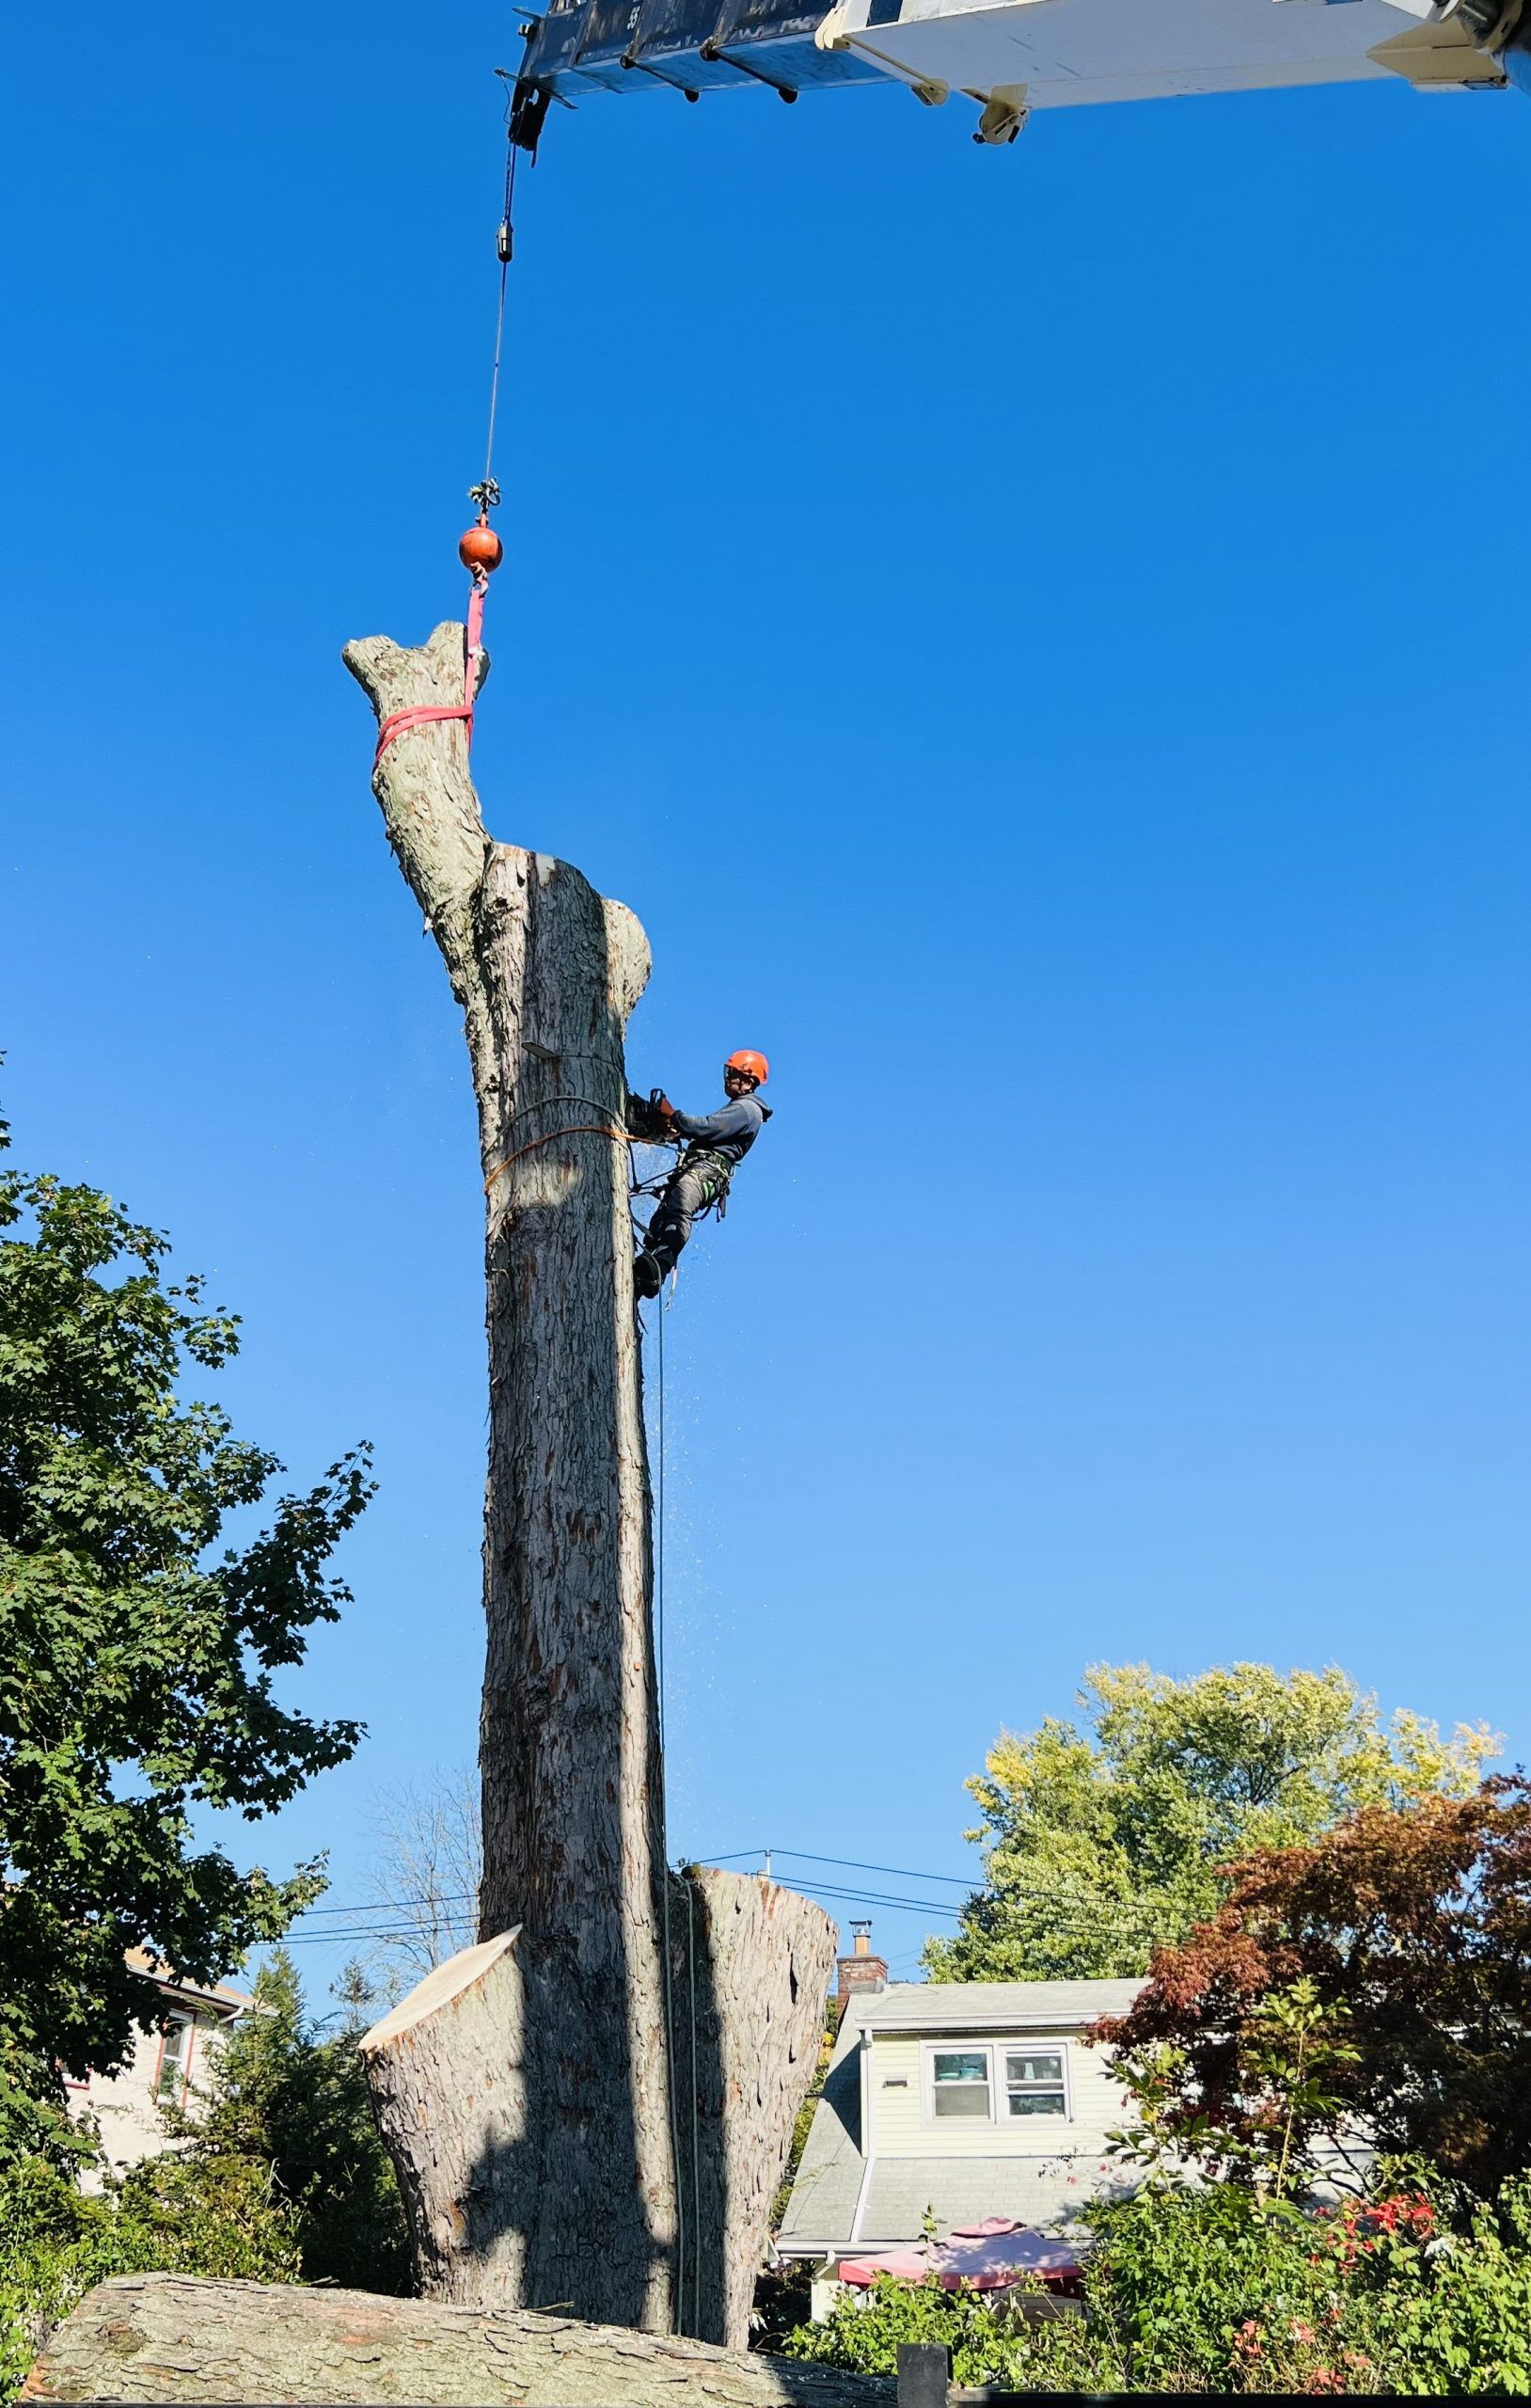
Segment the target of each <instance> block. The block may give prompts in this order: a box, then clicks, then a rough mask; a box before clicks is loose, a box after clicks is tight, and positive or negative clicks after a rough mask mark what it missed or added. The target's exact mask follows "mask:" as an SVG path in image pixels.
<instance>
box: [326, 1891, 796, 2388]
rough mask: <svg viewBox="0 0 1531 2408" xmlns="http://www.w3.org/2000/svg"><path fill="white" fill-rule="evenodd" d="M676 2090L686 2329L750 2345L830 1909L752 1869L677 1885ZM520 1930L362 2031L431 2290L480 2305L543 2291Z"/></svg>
mask: <svg viewBox="0 0 1531 2408" xmlns="http://www.w3.org/2000/svg"><path fill="white" fill-rule="evenodd" d="M670 1894H671V1909H670V1941H671V1953H670V1958H669V1963H670V1968H671V1980H670V1995H669V2002H668V2004H669V2010H670V2011H669V2015H668V2018H667V2021H668V2025H669V2028H670V2030H671V2032H672V2033H673V2038H674V2047H673V2083H674V2096H675V2100H676V2130H675V2133H674V2136H673V2137H674V2149H675V2163H676V2165H677V2168H678V2171H679V2177H680V2179H679V2195H678V2199H677V2210H676V2228H677V2249H676V2266H675V2299H674V2308H675V2315H674V2325H675V2329H676V2330H678V2331H682V2332H686V2333H690V2334H694V2335H696V2336H697V2337H699V2338H701V2339H702V2340H706V2341H718V2342H721V2343H722V2344H724V2346H725V2347H727V2348H729V2349H733V2350H744V2349H747V2348H748V2346H749V2341H750V2308H751V2305H752V2304H753V2299H754V2285H755V2275H756V2273H757V2271H758V2269H759V2267H760V2264H761V2260H762V2258H763V2257H764V2256H765V2242H766V2234H767V2227H768V2223H769V2217H770V2210H771V2204H772V2201H773V2199H774V2198H775V2195H776V2192H777V2188H778V2185H779V2184H780V2182H781V2173H782V2168H783V2166H784V2164H785V2162H786V2153H787V2147H788V2145H789V2142H790V2139H791V2134H792V2128H793V2124H794V2121H795V2120H796V2117H797V2109H798V2107H799V2106H800V2104H801V2102H802V2098H803V2093H804V2090H805V2089H806V2086H807V2083H808V2081H809V2078H810V2076H811V2074H812V2072H813V2065H814V2062H815V2060H816V2058H817V2055H818V2049H819V2041H820V2037H821V2035H822V2032H823V2025H824V1995H825V1989H826V1987H827V1984H828V1981H829V1971H830V1968H831V1966H832V1964H833V1961H834V1931H833V1926H832V1925H830V1923H829V1918H828V1916H827V1915H826V1914H825V1913H824V1911H823V1909H821V1908H818V1907H815V1906H813V1905H811V1904H810V1902H809V1901H808V1900H807V1899H806V1898H799V1897H797V1896H796V1895H795V1894H794V1893H792V1892H791V1891H789V1890H782V1889H780V1888H779V1887H778V1886H777V1885H776V1883H774V1882H770V1881H765V1880H761V1879H757V1878H754V1877H750V1876H749V1875H744V1874H736V1873H719V1872H718V1871H716V1870H714V1869H711V1868H708V1869H700V1868H698V1869H693V1870H692V1872H691V1873H690V1875H689V1876H688V1877H686V1878H684V1879H683V1878H681V1877H679V1876H674V1877H671V1885H670ZM518 1955H519V1949H518V1945H517V1940H516V1935H515V1934H514V1933H513V1932H512V1933H507V1934H506V1935H505V1936H504V1937H503V1938H501V1939H498V1940H493V1941H486V1942H483V1943H481V1945H480V1946H478V1947H475V1948H465V1949H464V1950H463V1951H462V1952H461V1953H460V1955H458V1956H456V1957H451V1958H450V1960H449V1962H448V1963H447V1964H445V1965H443V1966H440V1967H438V1968H437V1970H436V1971H435V1972H433V1973H431V1974H429V1975H428V1976H427V1977H426V1979H425V1980H424V1981H423V1982H421V1983H420V1984H418V1987H417V1988H415V1989H414V1990H412V1991H411V1992H410V1994H409V1996H408V1997H407V1998H406V1999H404V2000H402V2002H401V2003H400V2004H399V2005H398V2006H396V2007H395V2008H394V2009H393V2010H392V2012H391V2013H390V2014H388V2015H386V2016H385V2017H384V2018H383V2020H382V2021H381V2022H379V2023H376V2024H374V2025H373V2027H372V2029H371V2031H370V2032H369V2033H367V2034H366V2035H365V2036H363V2039H362V2042H361V2049H362V2055H363V2060H364V2062H365V2065H366V2067H367V2078H368V2083H369V2085H370V2087H371V2094H372V2101H373V2104H374V2106H375V2108H376V2110H377V2116H378V2122H379V2124H380V2126H381V2128H382V2131H383V2133H384V2137H385V2139H386V2140H387V2145H388V2150H389V2154H390V2155H391V2157H392V2159H393V2162H394V2164H395V2166H396V2167H397V2168H398V2171H399V2179H400V2188H401V2190H402V2194H403V2197H404V2205H405V2209H406V2211H407V2213H408V2216H409V2222H410V2229H411V2232H412V2234H413V2236H414V2242H415V2262H416V2268H417V2272H418V2278H419V2283H420V2288H421V2289H422V2290H423V2291H424V2292H425V2293H426V2295H427V2296H428V2297H430V2298H433V2299H443V2300H454V2301H458V2302H461V2303H462V2304H463V2305H470V2306H476V2307H493V2306H500V2305H504V2306H514V2305H519V2304H520V2303H521V2302H522V2301H523V2300H524V2299H525V2297H526V2270H527V2234H526V2230H525V2227H524V2225H523V2223H522V2220H521V2218H520V2216H519V2214H518V2212H516V2206H517V2203H516V2201H515V2200H514V2199H512V2200H511V2201H510V2202H509V2206H510V2209H511V2212H509V2213H508V2212H507V2204H508V2203H507V2201H506V2200H505V2199H504V2198H503V2197H502V2195H501V2186H500V2183H499V2180H498V2169H499V2168H501V2167H502V2166H510V2167H512V2168H514V2167H516V2166H518V2164H519V2163H520V2162H521V2159H522V2155H523V2152H524V2148H525V2145H526V2142H527V2138H528V2132H529V2108H530V2101H529V2095H528V2087H527V2084H526V2082H525V2080H524V2079H523V2075H522V2070H521V2065H520V2063H519V2062H518V2060H517V2058H516V2056H515V2054H514V2052H513V2036H515V2035H517V2034H519V2033H522V2032H523V2031H524V2028H525V2023H526V2018H527V2011H528V2003H527V1999H526V1995H525V1991H524V1988H523V1986H522V1982H521V1978H520V1973H519V1969H518V1965H517V1957H518Z"/></svg>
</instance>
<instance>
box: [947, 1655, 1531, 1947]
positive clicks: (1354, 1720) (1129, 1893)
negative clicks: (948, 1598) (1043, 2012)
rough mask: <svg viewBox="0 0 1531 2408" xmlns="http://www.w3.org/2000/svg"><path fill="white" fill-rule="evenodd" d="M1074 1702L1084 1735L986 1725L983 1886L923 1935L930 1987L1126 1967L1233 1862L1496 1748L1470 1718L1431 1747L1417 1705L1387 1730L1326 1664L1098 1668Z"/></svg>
mask: <svg viewBox="0 0 1531 2408" xmlns="http://www.w3.org/2000/svg"><path fill="white" fill-rule="evenodd" d="M1080 1703H1081V1706H1082V1707H1083V1709H1084V1723H1085V1727H1084V1728H1083V1729H1081V1727H1080V1725H1079V1724H1078V1723H1076V1722H1072V1721H1065V1720H1061V1719H1054V1718H1052V1717H1050V1718H1049V1719H1047V1720H1046V1721H1044V1722H1043V1723H1042V1724H1041V1725H1040V1726H1039V1727H1038V1728H1037V1729H1036V1730H1034V1731H1031V1732H1027V1733H1025V1734H1021V1735H1017V1734H1016V1733H1013V1732H1003V1733H1002V1734H1001V1736H1000V1737H999V1739H998V1740H997V1741H996V1742H995V1745H994V1747H993V1748H992V1750H991V1751H990V1752H989V1755H988V1757H987V1759H986V1769H985V1771H984V1772H983V1773H981V1774H979V1775H978V1776H977V1777H976V1778H975V1779H974V1780H972V1781H971V1782H969V1783H968V1786H969V1788H970V1789H971V1791H972V1793H973V1795H974V1797H975V1798H977V1799H978V1801H979V1804H980V1806H981V1807H982V1809H983V1817H984V1819H983V1822H982V1824H981V1825H980V1827H979V1828H978V1829H977V1830H972V1831H970V1832H969V1834H968V1837H969V1838H970V1839H972V1840H976V1841H978V1842H980V1843H981V1844H982V1846H983V1850H984V1874H985V1880H984V1886H983V1888H982V1889H980V1890H977V1891H975V1892H974V1893H973V1894H972V1895H971V1898H970V1899H969V1900H968V1902H967V1904H966V1906H965V1907H964V1909H963V1912H962V1920H961V1925H960V1928H959V1929H958V1931H957V1933H956V1934H955V1937H954V1938H953V1939H950V1940H944V1939H942V1940H932V1941H929V1942H928V1943H927V1945H926V1948H925V1952H924V1962H925V1966H926V1969H927V1970H928V1972H930V1974H931V1975H932V1977H933V1978H934V1979H935V1980H937V1981H970V1982H971V1981H1028V1980H1034V1979H1038V1978H1044V1979H1045V1978H1047V1977H1049V1976H1070V1975H1072V1976H1081V1977H1083V1976H1092V1975H1094V1976H1101V1975H1126V1974H1132V1973H1142V1972H1145V1971H1146V1968H1147V1964H1148V1958H1149V1956H1150V1953H1151V1951H1152V1949H1153V1947H1154V1945H1155V1943H1156V1942H1165V1941H1176V1940H1179V1939H1182V1938H1183V1937H1184V1935H1185V1934H1186V1933H1187V1932H1188V1931H1189V1930H1190V1929H1191V1927H1192V1924H1194V1923H1196V1922H1197V1921H1199V1920H1201V1919H1202V1918H1204V1917H1206V1916H1207V1915H1209V1914H1211V1913H1212V1912H1213V1911H1214V1910H1215V1909H1216V1907H1217V1904H1218V1900H1219V1898H1220V1896H1221V1894H1222V1883H1221V1879H1220V1874H1219V1868H1220V1867H1221V1866H1222V1865H1223V1864H1224V1863H1225V1862H1226V1861H1228V1859H1229V1858H1230V1857H1233V1856H1238V1855H1245V1854H1247V1853H1248V1852H1249V1851H1250V1850H1251V1849H1252V1848H1255V1847H1267V1846H1287V1845H1290V1844H1292V1843H1295V1842H1300V1841H1302V1840H1307V1839H1311V1838H1313V1837H1315V1836H1316V1835H1317V1834H1318V1832H1320V1831H1323V1830H1327V1829H1329V1828H1330V1827H1331V1826H1332V1825H1333V1824H1334V1823H1335V1822H1337V1821H1338V1820H1339V1819H1340V1818H1341V1817H1342V1816H1343V1815H1345V1814H1349V1813H1351V1812H1353V1811H1354V1810H1355V1809H1356V1808H1357V1807H1360V1806H1366V1805H1394V1806H1399V1805H1404V1804H1407V1803H1408V1802H1410V1801H1411V1800H1413V1799H1415V1798H1425V1797H1428V1796H1431V1795H1437V1794H1444V1795H1445V1796H1447V1797H1461V1796H1463V1795H1465V1794H1466V1793H1467V1792H1469V1791H1471V1790H1472V1789H1474V1788H1475V1787H1476V1783H1477V1781H1478V1778H1479V1774H1480V1770H1481V1766H1482V1764H1483V1762H1484V1760H1485V1759H1486V1758H1487V1757H1489V1756H1492V1755H1493V1754H1494V1753H1496V1752H1497V1750H1498V1746H1499V1742H1498V1741H1497V1739H1495V1738H1494V1737H1492V1735H1491V1734H1490V1733H1489V1732H1488V1730H1487V1729H1486V1728H1484V1727H1482V1726H1480V1727H1478V1728H1477V1729H1475V1730H1467V1729H1465V1728H1464V1729H1459V1731H1458V1732H1457V1734H1456V1735H1455V1737H1454V1738H1451V1739H1448V1740H1444V1739H1442V1737H1441V1736H1440V1735H1439V1733H1438V1731H1437V1729H1436V1726H1435V1725H1434V1724H1433V1723H1430V1722H1426V1721H1423V1720H1421V1719H1420V1718H1419V1717H1418V1716H1417V1715H1413V1714H1408V1713H1397V1714H1395V1715H1394V1716H1393V1717H1392V1718H1391V1720H1390V1721H1389V1722H1388V1723H1387V1724H1385V1725H1384V1724H1383V1722H1382V1720H1381V1717H1380V1715H1379V1713H1378V1709H1377V1703H1376V1701H1375V1699H1373V1698H1370V1697H1367V1696H1365V1695H1364V1694H1363V1693H1362V1691H1361V1690H1359V1689H1358V1688H1357V1687H1355V1684H1354V1683H1353V1682H1352V1681H1350V1680H1349V1679H1348V1678H1347V1676H1346V1675H1345V1673H1343V1672H1341V1671H1337V1670H1335V1669H1334V1667H1331V1668H1330V1669H1329V1670H1328V1671H1322V1672H1303V1671H1293V1672H1278V1671H1274V1670H1273V1669H1272V1668H1271V1666H1269V1665H1266V1664H1235V1665H1232V1666H1230V1667H1228V1668H1227V1669H1226V1670H1218V1671H1208V1672H1203V1673H1200V1674H1198V1675H1197V1676H1196V1677H1195V1678H1194V1679H1192V1680H1187V1681H1175V1680H1171V1679H1169V1678H1167V1677H1166V1676H1165V1675H1164V1674H1162V1673H1157V1672H1151V1671H1149V1670H1148V1668H1147V1667H1146V1665H1142V1664H1125V1665H1112V1664H1097V1665H1096V1666H1094V1667H1093V1668H1092V1669H1091V1670H1090V1671H1088V1672H1087V1673H1086V1674H1085V1677H1084V1683H1083V1687H1082V1688H1081V1692H1080Z"/></svg>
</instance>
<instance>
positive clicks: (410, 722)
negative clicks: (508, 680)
mask: <svg viewBox="0 0 1531 2408" xmlns="http://www.w3.org/2000/svg"><path fill="white" fill-rule="evenodd" d="M514 107H515V103H514V99H513V98H512V100H511V101H509V102H508V103H507V104H506V119H505V121H506V131H507V143H506V152H507V155H506V162H505V205H504V210H503V213H502V214H501V216H500V221H499V226H498V230H497V233H496V236H495V252H496V256H497V259H498V261H499V300H498V305H497V309H496V311H495V357H494V365H493V367H492V368H491V370H490V372H489V426H488V432H487V434H486V436H485V438H484V447H483V474H482V476H481V478H480V480H479V482H478V483H477V484H476V485H473V486H471V487H470V488H469V491H468V499H469V501H471V502H472V503H474V505H475V506H476V508H477V510H478V513H479V515H478V517H477V518H476V519H475V520H474V522H473V524H472V526H471V527H469V528H468V529H467V530H466V533H465V534H464V535H463V536H462V537H461V538H460V540H459V542H458V546H457V557H458V559H459V560H460V561H461V562H462V563H463V566H464V567H465V568H466V570H467V572H468V575H469V577H470V578H471V579H472V588H471V591H470V593H469V594H468V604H467V637H466V643H465V645H464V657H463V699H462V701H461V702H460V703H439V704H434V705H428V706H425V707H419V706H417V707H416V708H415V709H413V710H406V711H390V712H389V714H388V716H387V719H385V720H384V721H382V723H381V725H380V726H379V728H378V731H377V751H376V752H375V753H373V755H372V767H373V768H374V769H375V768H377V765H378V763H379V762H380V761H381V760H382V758H383V755H384V753H386V752H387V749H388V747H389V745H390V744H392V743H394V742H395V741H396V739H397V738H398V737H401V736H407V735H408V734H409V732H410V730H411V729H412V728H417V727H429V726H430V725H431V724H432V723H433V721H439V720H450V719H456V720H461V721H462V722H463V733H464V736H465V738H466V742H467V744H468V746H469V748H470V749H471V746H472V743H473V705H474V703H475V701H476V699H477V697H478V691H479V688H480V686H481V684H482V682H483V669H484V657H485V656H484V649H483V605H484V597H485V595H486V594H487V593H488V591H489V579H490V578H491V577H492V576H493V575H494V573H495V571H496V569H497V568H498V566H499V564H500V562H501V561H502V560H503V559H504V557H505V547H504V545H503V544H502V543H501V542H500V540H499V537H498V536H497V534H496V532H495V531H494V529H493V528H492V527H491V526H490V524H489V513H490V512H491V511H492V510H497V508H498V507H499V500H500V492H499V486H498V485H497V483H496V482H495V421H496V419H497V417H498V415H499V371H500V362H501V360H502V359H503V357H504V353H505V286H506V280H507V278H508V277H509V275H510V271H511V261H512V259H513V257H514V254H515V230H514V227H513V223H512V213H513V209H514V206H515V163H516V160H517V158H518V157H519V156H520V153H519V151H518V150H517V148H516V136H515V128H514V123H513V113H514Z"/></svg>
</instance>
